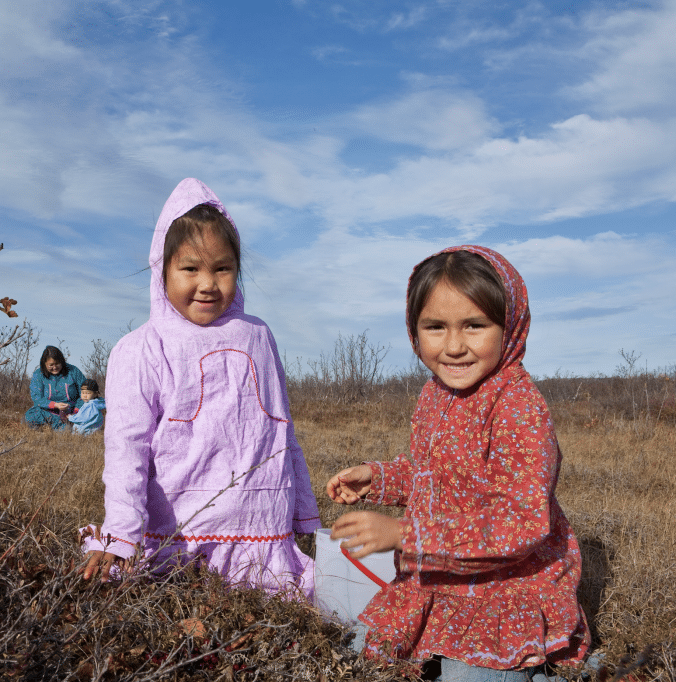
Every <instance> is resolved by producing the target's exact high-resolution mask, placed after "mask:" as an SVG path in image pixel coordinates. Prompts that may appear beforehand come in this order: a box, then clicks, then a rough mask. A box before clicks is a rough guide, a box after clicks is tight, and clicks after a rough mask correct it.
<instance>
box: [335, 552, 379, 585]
mask: <svg viewBox="0 0 676 682" xmlns="http://www.w3.org/2000/svg"><path fill="white" fill-rule="evenodd" d="M340 551H341V552H342V553H343V556H344V557H345V558H346V559H347V560H348V561H349V562H350V563H351V564H352V565H353V566H355V567H356V568H358V569H359V570H360V571H361V572H362V573H363V574H364V575H365V576H366V577H367V578H369V579H370V580H372V581H373V582H374V583H375V584H376V585H378V587H380V588H383V587H387V583H386V582H385V581H384V580H381V579H380V578H379V577H378V576H377V575H376V574H375V573H374V572H373V571H369V569H368V568H366V566H364V564H362V562H361V561H359V559H355V558H353V557H352V556H351V555H350V553H349V552H348V551H347V550H346V549H345V548H343V547H341V548H340Z"/></svg>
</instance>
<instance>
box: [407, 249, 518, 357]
mask: <svg viewBox="0 0 676 682" xmlns="http://www.w3.org/2000/svg"><path fill="white" fill-rule="evenodd" d="M442 279H443V280H446V282H448V284H450V285H451V286H452V287H454V288H456V289H457V290H458V291H460V292H461V293H463V294H464V295H465V296H467V298H469V299H470V300H471V301H472V303H474V305H476V306H477V307H478V308H481V310H482V311H483V312H484V314H485V315H486V316H487V317H488V319H489V320H491V322H494V323H495V324H497V325H500V326H501V327H502V328H503V329H504V327H505V322H506V319H507V297H506V295H505V287H504V285H503V284H502V280H501V279H500V277H499V276H498V273H497V272H496V271H495V268H494V267H493V266H492V265H491V264H490V263H489V262H488V261H487V260H486V259H485V258H483V257H482V256H480V255H479V254H478V253H472V252H471V251H451V252H450V253H439V254H437V255H436V256H432V257H431V258H428V259H427V260H425V261H423V262H422V263H420V265H417V266H416V267H415V268H414V270H413V274H412V275H411V280H410V282H409V284H408V296H407V300H406V319H407V321H408V328H409V332H410V334H411V336H412V338H413V341H414V343H415V344H416V345H417V343H418V319H419V318H420V314H421V313H422V309H423V308H424V307H425V304H426V303H427V299H428V298H429V295H430V293H431V291H432V289H433V288H434V287H435V286H436V285H437V283H438V282H440V281H441V280H442Z"/></svg>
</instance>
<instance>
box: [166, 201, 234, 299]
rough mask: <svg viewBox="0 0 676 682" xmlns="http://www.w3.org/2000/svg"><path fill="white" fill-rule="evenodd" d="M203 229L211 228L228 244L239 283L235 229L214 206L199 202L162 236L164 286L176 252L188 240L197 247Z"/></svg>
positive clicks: (177, 219) (175, 221)
mask: <svg viewBox="0 0 676 682" xmlns="http://www.w3.org/2000/svg"><path fill="white" fill-rule="evenodd" d="M205 230H211V231H212V233H213V234H214V235H216V236H217V237H220V238H221V239H222V240H223V241H224V242H225V243H226V244H230V246H231V247H232V250H233V252H234V254H235V262H236V264H237V280H238V282H239V283H240V284H241V272H242V270H241V267H240V260H241V256H240V245H239V235H238V234H237V230H236V229H235V228H234V226H233V224H232V223H231V222H230V221H229V220H228V219H227V218H226V217H225V216H224V215H223V214H222V213H221V212H220V211H219V210H218V209H217V208H216V207H215V206H212V205H211V204H199V205H197V206H195V207H194V208H191V209H190V210H189V211H188V212H187V213H184V214H183V215H182V216H180V217H179V218H176V220H174V222H173V223H171V225H170V226H169V230H168V231H167V236H166V237H165V238H164V261H163V264H162V280H163V281H164V285H165V286H166V284H167V270H168V269H169V265H170V264H171V260H172V258H173V257H174V256H175V255H176V252H177V251H178V250H179V249H180V248H181V246H182V245H183V244H184V243H185V242H189V243H190V244H192V245H193V246H194V247H195V248H197V246H196V241H197V239H198V238H199V237H201V236H202V235H203V234H204V232H205Z"/></svg>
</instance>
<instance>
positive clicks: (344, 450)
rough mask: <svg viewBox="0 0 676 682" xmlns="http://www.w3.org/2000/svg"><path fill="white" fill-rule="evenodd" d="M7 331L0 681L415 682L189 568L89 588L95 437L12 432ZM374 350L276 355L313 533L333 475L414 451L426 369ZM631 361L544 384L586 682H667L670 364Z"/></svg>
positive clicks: (16, 380)
mask: <svg viewBox="0 0 676 682" xmlns="http://www.w3.org/2000/svg"><path fill="white" fill-rule="evenodd" d="M11 305H15V303H13V301H12V303H11ZM12 330H13V327H10V328H9V329H7V328H5V329H4V330H3V331H2V332H1V333H0V342H2V341H3V340H4V341H7V340H9V341H10V342H9V343H7V344H5V345H4V347H0V363H4V364H2V366H0V679H7V680H113V679H114V680H135V681H136V680H138V681H150V680H180V681H185V680H222V681H234V680H241V681H244V680H280V681H281V680H319V681H326V682H328V681H329V680H331V681H334V680H353V679H358V680H374V681H376V682H385V681H386V680H393V681H394V680H405V679H406V680H414V679H417V673H416V671H415V670H412V669H411V668H410V667H408V666H407V665H405V664H402V665H386V666H383V665H379V664H377V663H375V662H372V661H367V660H363V658H362V657H359V656H357V655H355V654H354V653H353V652H351V651H350V649H349V648H348V646H347V643H348V641H349V633H348V632H347V631H346V630H345V629H344V628H343V627H342V626H341V625H340V624H339V623H334V622H332V621H331V620H330V619H327V618H325V617H323V616H322V615H321V614H319V613H318V612H317V611H316V610H315V609H314V608H313V606H312V605H310V604H308V603H306V602H305V601H303V600H302V599H289V598H288V595H285V596H276V597H272V598H270V597H268V596H266V595H265V594H263V593H261V592H260V591H258V590H243V589H229V590H227V589H224V586H223V585H222V583H221V581H220V579H219V578H217V577H216V576H213V575H210V574H208V573H205V572H203V571H202V572H200V570H199V569H197V568H192V567H189V568H188V569H184V570H180V571H174V572H172V573H169V574H168V575H166V576H165V577H164V578H162V579H161V580H158V579H150V578H149V577H147V576H144V575H140V576H136V577H135V578H134V579H132V580H124V581H122V582H111V583H107V584H100V583H99V582H97V581H90V582H89V583H85V582H84V581H83V580H82V579H81V577H80V575H79V573H78V567H79V566H80V565H81V562H82V558H81V554H80V551H79V546H78V542H77V532H76V530H77V528H78V527H81V526H84V525H86V524H88V523H100V522H101V521H102V519H103V514H104V510H103V485H102V483H101V473H102V470H103V450H104V448H103V435H102V433H96V434H94V435H92V436H90V437H84V438H83V437H80V436H77V435H73V434H70V433H66V434H59V433H54V432H52V431H51V430H40V431H32V430H30V429H28V428H27V427H26V425H25V424H23V423H22V421H21V417H22V415H23V412H24V411H25V410H26V409H27V408H28V407H29V406H30V404H31V403H30V398H29V396H28V391H27V373H28V370H31V369H32V367H29V362H28V358H29V357H30V353H31V350H32V348H33V347H34V345H35V343H36V341H35V339H36V338H37V335H38V332H37V331H36V330H34V329H33V328H32V327H31V326H30V325H29V324H28V323H26V325H25V326H24V327H23V328H22V327H19V328H18V330H17V331H16V332H13V331H12ZM12 334H14V336H12ZM31 344H32V345H31ZM109 350H110V346H109V345H107V344H106V343H104V342H101V341H94V342H93V350H92V354H91V356H90V357H89V358H84V359H82V361H81V362H80V363H79V364H80V366H81V367H83V369H84V368H86V369H87V370H88V372H91V373H96V374H97V377H98V380H99V384H100V385H103V381H104V379H105V369H106V362H107V356H108V352H109ZM386 354H387V349H386V348H384V347H381V346H378V345H373V344H372V343H371V342H369V340H368V338H367V336H366V333H364V334H361V335H359V336H356V337H355V336H348V337H344V336H340V337H339V338H338V340H337V341H336V344H335V347H334V349H333V351H332V352H329V353H326V354H322V355H321V357H320V360H319V361H317V362H315V363H312V364H310V365H308V366H304V365H303V363H302V362H301V361H299V360H298V361H296V362H294V363H288V362H287V374H288V388H289V396H290V401H291V409H292V413H293V417H294V421H295V426H296V433H297V436H298V439H299V441H300V443H301V445H302V447H303V449H304V452H305V456H306V460H307V463H308V467H309V469H310V473H311V477H312V485H313V489H314V491H315V495H316V497H317V500H318V502H319V508H320V514H321V518H322V523H323V525H324V526H330V525H331V523H332V522H333V521H334V520H335V519H336V517H337V516H338V515H339V514H340V513H341V512H342V511H344V509H342V508H340V507H338V506H336V505H333V504H331V502H330V501H329V500H328V498H327V497H326V495H325V492H324V486H325V483H326V480H327V479H328V478H329V476H330V475H331V474H333V473H334V472H336V471H337V470H339V469H341V468H343V467H346V466H349V465H351V464H353V463H357V462H361V461H363V460H369V459H390V458H393V457H395V456H396V455H397V454H398V453H400V452H402V451H406V450H407V448H408V440H409V421H410V416H411V413H412V411H413V408H414V405H415V401H416V397H417V395H418V392H419V390H420V388H421V386H422V384H423V383H424V381H425V380H426V378H427V373H426V371H424V370H423V369H421V368H420V367H418V366H412V367H411V368H410V369H409V370H408V371H405V372H400V373H396V374H395V373H392V372H387V371H385V367H384V364H383V363H384V359H385V357H386ZM639 360H640V355H637V354H636V353H634V352H625V351H624V350H622V351H621V352H620V364H619V366H618V368H617V370H616V372H615V373H614V375H613V376H595V377H575V376H561V375H556V376H553V377H548V378H543V379H541V380H539V381H538V384H539V387H540V389H541V390H542V392H543V394H544V396H545V398H546V399H547V402H548V404H549V406H550V409H551V411H552V414H553V417H554V421H555V424H556V427H557V432H558V436H559V440H560V443H561V447H562V450H563V453H564V463H563V467H562V471H561V477H560V481H559V486H558V490H557V494H558V497H559V500H560V502H561V504H562V506H563V508H564V510H565V512H566V514H567V516H568V518H569V519H570V521H571V523H572V525H573V527H574V529H575V532H576V534H577V537H578V540H579V541H580V545H581V548H582V553H583V558H584V568H583V577H582V583H581V585H580V589H579V597H580V600H581V603H582V605H583V607H584V609H585V612H586V614H587V617H588V620H589V623H590V625H591V628H592V633H593V650H594V651H595V652H596V653H599V654H601V655H602V656H603V659H602V660H603V661H605V663H606V667H605V668H602V669H601V670H600V672H599V673H596V672H591V673H590V674H587V676H586V677H585V678H584V679H588V680H591V681H592V682H593V680H595V679H596V678H600V679H602V680H603V679H610V677H612V676H615V678H616V679H617V678H619V677H620V676H627V677H631V678H633V680H634V681H636V680H653V679H654V680H657V679H659V680H672V681H673V680H676V589H675V588H674V585H676V561H675V560H674V557H675V556H676V464H675V463H674V456H673V455H674V452H676V393H675V385H676V368H675V367H671V368H666V369H664V370H663V371H660V372H652V371H651V372H648V371H644V370H641V368H640V366H639ZM388 513H392V514H395V515H396V514H399V513H401V510H396V509H390V510H388ZM302 548H303V549H304V550H305V551H307V552H312V549H313V548H312V546H311V542H310V541H309V540H306V541H305V543H304V545H303V546H302ZM559 673H560V674H561V675H562V676H563V677H564V678H565V679H571V680H581V679H583V674H582V673H581V672H580V671H575V670H560V671H559Z"/></svg>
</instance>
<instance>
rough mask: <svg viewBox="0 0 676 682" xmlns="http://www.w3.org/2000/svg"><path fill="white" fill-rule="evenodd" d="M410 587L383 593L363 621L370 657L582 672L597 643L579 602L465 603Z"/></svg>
mask: <svg viewBox="0 0 676 682" xmlns="http://www.w3.org/2000/svg"><path fill="white" fill-rule="evenodd" d="M407 583H408V581H405V582H398V583H392V584H390V585H388V587H386V588H384V589H383V590H381V591H380V592H379V593H378V594H377V595H376V596H375V597H374V598H373V599H372V600H371V602H370V603H369V604H368V606H367V607H366V609H365V610H364V612H363V613H362V614H361V616H360V620H361V621H363V622H364V623H366V624H367V625H368V626H369V628H370V630H369V633H368V635H367V637H366V646H365V653H366V654H367V655H370V656H377V657H383V656H384V657H386V658H388V659H392V658H407V659H412V660H418V661H422V660H425V659H427V658H430V657H431V656H432V655H435V654H436V655H440V656H446V657H448V658H453V659H456V660H460V661H463V662H465V663H468V664H470V665H474V666H480V667H485V668H493V669H497V670H508V669H519V668H523V667H529V666H533V665H538V664H540V663H544V662H545V660H548V661H550V662H554V663H556V664H558V665H576V664H578V663H579V662H580V661H581V660H582V658H583V657H584V655H585V653H586V651H587V649H588V647H589V642H590V637H589V630H588V627H587V622H586V619H585V616H584V613H583V611H582V609H581V608H580V607H579V606H578V604H577V599H576V597H575V594H574V593H573V594H572V595H569V594H566V593H562V594H561V593H560V594H557V595H554V596H551V597H546V598H541V597H539V596H538V595H535V594H530V593H525V594H500V595H492V596H490V597H487V598H479V599H477V598H472V597H460V596H455V595H447V594H439V593H434V592H430V591H423V590H420V589H419V588H416V586H415V585H409V584H407Z"/></svg>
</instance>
